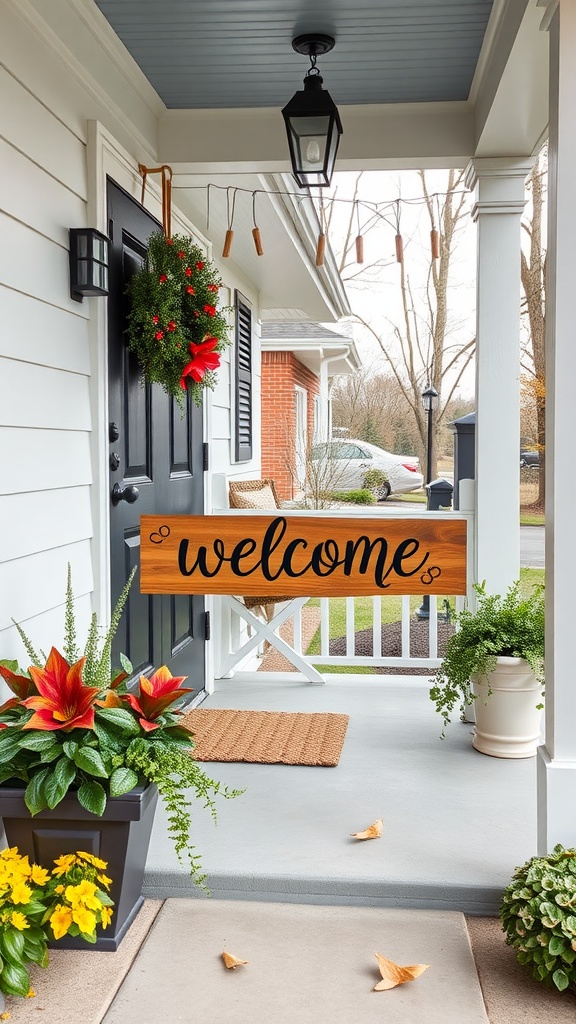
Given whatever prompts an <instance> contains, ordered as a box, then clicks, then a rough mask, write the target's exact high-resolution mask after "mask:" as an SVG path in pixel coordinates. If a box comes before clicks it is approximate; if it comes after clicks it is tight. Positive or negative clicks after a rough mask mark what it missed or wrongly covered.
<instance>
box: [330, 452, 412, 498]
mask: <svg viewBox="0 0 576 1024" xmlns="http://www.w3.org/2000/svg"><path fill="white" fill-rule="evenodd" d="M310 458H311V460H312V461H313V462H314V463H315V464H321V465H322V467H323V473H324V474H325V479H326V484H327V487H326V489H328V487H329V488H330V490H334V491H350V490H358V489H359V488H362V487H363V486H364V480H365V477H366V473H367V472H368V470H370V469H381V470H382V471H383V472H384V473H385V474H386V476H387V478H388V480H387V482H386V483H383V484H382V485H381V487H380V488H379V489H378V491H377V497H378V501H386V498H388V497H389V496H390V495H391V494H405V493H407V492H409V491H419V490H420V488H421V487H422V486H423V484H424V477H423V476H422V473H421V472H420V460H419V458H418V457H417V456H416V455H393V454H392V453H391V452H385V451H384V449H383V448H378V447H377V446H376V445H375V444H368V442H367V441H358V440H356V439H355V438H350V437H347V438H345V439H340V438H335V439H333V440H331V441H326V442H324V443H322V444H316V445H314V447H313V448H312V451H311V453H310Z"/></svg>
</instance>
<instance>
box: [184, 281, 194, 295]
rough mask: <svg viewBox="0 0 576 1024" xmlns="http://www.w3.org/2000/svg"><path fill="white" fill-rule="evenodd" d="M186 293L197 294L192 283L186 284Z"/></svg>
mask: <svg viewBox="0 0 576 1024" xmlns="http://www.w3.org/2000/svg"><path fill="white" fill-rule="evenodd" d="M186 294H187V295H196V292H195V291H194V289H193V287H192V285H191V284H189V285H187V286H186Z"/></svg>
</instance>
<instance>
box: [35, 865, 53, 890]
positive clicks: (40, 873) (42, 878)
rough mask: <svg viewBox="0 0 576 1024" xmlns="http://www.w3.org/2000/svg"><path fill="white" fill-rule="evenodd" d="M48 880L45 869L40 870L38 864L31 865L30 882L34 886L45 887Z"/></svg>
mask: <svg viewBox="0 0 576 1024" xmlns="http://www.w3.org/2000/svg"><path fill="white" fill-rule="evenodd" d="M49 878H50V872H49V871H46V868H41V867H40V865H39V864H33V865H32V881H33V882H34V884H35V885H46V882H47V881H48V879H49Z"/></svg>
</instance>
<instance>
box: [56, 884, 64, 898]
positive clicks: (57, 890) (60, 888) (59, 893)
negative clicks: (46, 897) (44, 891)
mask: <svg viewBox="0 0 576 1024" xmlns="http://www.w3.org/2000/svg"><path fill="white" fill-rule="evenodd" d="M54 892H57V893H58V895H59V896H61V895H62V893H63V892H64V886H63V885H57V886H56V888H55V889H54Z"/></svg>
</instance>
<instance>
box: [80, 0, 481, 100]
mask: <svg viewBox="0 0 576 1024" xmlns="http://www.w3.org/2000/svg"><path fill="white" fill-rule="evenodd" d="M95 2H96V4H97V6H98V7H99V8H100V10H101V11H102V13H103V15H104V16H105V18H106V19H107V20H108V22H109V23H110V25H111V26H112V28H113V29H114V31H115V32H116V34H117V35H118V36H119V38H120V39H121V40H122V42H123V43H124V45H125V46H126V48H127V49H128V50H129V52H130V53H131V55H132V56H133V58H134V59H135V61H136V63H137V64H138V65H139V66H140V68H141V70H142V71H143V72H144V74H145V75H146V77H147V78H148V80H149V82H150V83H151V85H152V86H153V87H154V89H155V90H156V92H157V93H158V94H159V96H160V97H161V99H162V100H163V101H164V103H165V105H166V106H167V107H169V108H179V109H200V108H212V109H215V108H234V107H238V108H250V107H281V106H283V105H284V104H285V103H287V101H288V100H289V99H290V97H291V96H292V94H293V93H294V92H295V91H296V89H299V88H302V86H301V80H302V78H303V76H304V74H305V72H306V70H307V67H308V59H307V58H306V57H302V56H300V55H299V54H296V53H294V51H293V50H292V45H291V43H292V39H293V38H294V37H295V36H296V35H300V34H302V33H307V32H314V31H316V32H324V33H328V34H330V35H333V36H334V37H335V39H336V46H335V48H334V50H333V51H332V52H331V53H329V54H327V55H326V56H325V57H322V58H320V59H319V61H318V66H319V68H320V71H321V73H322V74H323V77H324V82H325V87H326V88H327V89H328V90H329V91H330V94H331V95H332V97H333V99H334V101H335V102H336V103H337V104H343V105H357V104H384V103H386V104H388V103H419V102H442V101H463V100H467V99H468V96H469V92H470V86H471V84H472V79H473V76H474V72H475V69H476V64H477V61H478V56H479V54H480V49H481V46H482V42H483V39H484V34H485V31H486V27H487V24H488V19H489V17H490V13H491V9H492V4H493V0H359V2H358V3H356V4H351V3H350V2H349V0H95Z"/></svg>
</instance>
